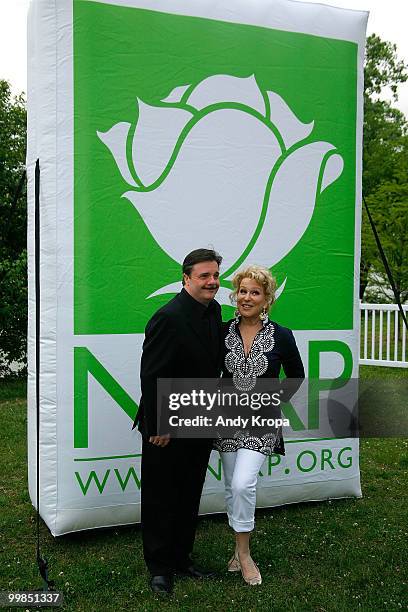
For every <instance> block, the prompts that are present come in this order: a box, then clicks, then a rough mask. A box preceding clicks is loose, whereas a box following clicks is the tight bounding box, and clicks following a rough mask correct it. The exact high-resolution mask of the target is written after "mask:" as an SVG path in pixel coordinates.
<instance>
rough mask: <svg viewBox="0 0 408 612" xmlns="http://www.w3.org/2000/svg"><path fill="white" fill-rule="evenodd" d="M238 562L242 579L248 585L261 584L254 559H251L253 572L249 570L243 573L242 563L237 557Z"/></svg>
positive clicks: (259, 573)
mask: <svg viewBox="0 0 408 612" xmlns="http://www.w3.org/2000/svg"><path fill="white" fill-rule="evenodd" d="M238 563H239V565H240V569H241V574H242V577H243V579H244V580H245V582H246V583H247V584H249V585H250V586H256V585H258V584H262V576H261V572H260V571H259V567H258V566H257V564H256V563H255V561H253V564H254V566H255V572H250V573H248V574H246V575H245V574H244V571H243V569H242V565H241V563H240V561H239V559H238Z"/></svg>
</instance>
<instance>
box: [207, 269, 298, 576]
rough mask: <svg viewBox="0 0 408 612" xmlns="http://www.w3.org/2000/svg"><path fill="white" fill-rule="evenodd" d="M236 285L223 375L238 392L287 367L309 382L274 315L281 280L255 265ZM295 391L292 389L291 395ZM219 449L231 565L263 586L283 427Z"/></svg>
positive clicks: (240, 437)
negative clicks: (272, 469) (260, 492)
mask: <svg viewBox="0 0 408 612" xmlns="http://www.w3.org/2000/svg"><path fill="white" fill-rule="evenodd" d="M232 284H233V293H232V294H231V300H232V301H233V302H234V303H236V307H237V309H236V311H235V315H236V316H235V319H232V320H231V321H228V323H226V324H225V325H224V336H225V338H224V361H223V377H230V378H231V377H232V379H233V384H234V386H235V388H236V389H237V390H241V391H250V390H251V389H253V388H254V387H255V385H256V381H257V378H261V377H262V378H265V377H269V378H274V379H277V378H279V372H280V368H281V366H282V367H283V370H284V372H285V375H286V377H287V378H293V379H302V378H304V376H305V373H304V369H303V364H302V360H301V357H300V354H299V351H298V348H297V346H296V342H295V338H294V336H293V333H292V331H291V330H290V329H287V328H286V327H282V326H281V325H279V324H278V323H275V322H273V321H271V320H270V319H269V317H268V312H269V308H270V307H271V305H272V304H273V302H274V301H275V291H276V281H275V279H274V278H273V276H272V274H271V273H270V271H269V270H268V269H267V268H263V267H261V266H255V265H254V266H249V267H247V268H245V269H243V270H241V271H239V272H237V273H236V274H235V275H234V277H233V279H232ZM299 384H300V382H299V383H298V384H297V387H298V386H299ZM295 386H296V384H295ZM294 392H295V389H294V388H293V387H292V393H291V395H293V393H294ZM284 399H285V401H286V400H288V399H289V397H285V398H284ZM214 447H215V448H216V449H217V450H218V451H219V452H220V455H221V460H222V464H223V470H224V478H225V500H226V506H227V514H228V522H229V525H230V527H231V528H232V529H233V530H234V533H235V553H234V555H233V557H232V558H231V559H230V561H229V563H228V571H230V572H238V571H241V573H242V576H243V578H244V580H245V582H246V583H247V584H249V585H258V584H261V582H262V578H261V574H260V571H259V568H258V567H257V565H256V564H255V563H254V561H253V560H252V558H251V553H250V548H249V539H250V535H251V532H252V531H253V529H254V516H255V505H256V485H257V479H258V472H259V470H260V468H261V466H262V464H263V462H264V460H265V457H266V456H268V455H272V454H273V453H277V454H280V455H284V454H285V450H284V443H283V437H282V427H278V428H277V429H275V430H274V431H268V432H267V433H266V434H264V435H260V436H256V435H251V433H250V432H249V431H241V430H240V431H237V432H235V435H234V437H233V438H221V437H219V438H218V439H216V440H215V442H214Z"/></svg>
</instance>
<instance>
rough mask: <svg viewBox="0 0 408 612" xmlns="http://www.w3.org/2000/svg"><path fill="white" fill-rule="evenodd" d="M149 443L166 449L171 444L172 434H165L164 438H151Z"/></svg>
mask: <svg viewBox="0 0 408 612" xmlns="http://www.w3.org/2000/svg"><path fill="white" fill-rule="evenodd" d="M149 442H151V443H152V444H154V445H155V446H161V448H164V447H165V446H167V445H168V443H169V442H170V434H164V436H150V438H149Z"/></svg>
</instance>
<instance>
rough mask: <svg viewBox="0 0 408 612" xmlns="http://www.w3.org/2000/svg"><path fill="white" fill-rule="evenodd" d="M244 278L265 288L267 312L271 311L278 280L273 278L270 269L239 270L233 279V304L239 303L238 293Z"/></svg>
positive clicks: (252, 267)
mask: <svg viewBox="0 0 408 612" xmlns="http://www.w3.org/2000/svg"><path fill="white" fill-rule="evenodd" d="M244 278H251V279H252V280H254V281H256V282H257V283H258V285H260V286H261V287H262V288H263V290H264V293H265V299H266V302H267V307H266V310H267V311H269V308H270V307H271V306H272V304H273V303H274V301H275V292H276V288H277V284H276V279H275V278H274V277H273V276H272V274H271V272H270V271H269V270H268V268H264V267H262V266H248V267H247V268H244V269H243V270H238V272H236V273H235V274H234V276H233V278H232V286H233V291H232V293H231V295H230V298H231V302H232V303H233V304H236V303H237V295H238V291H239V288H240V286H241V282H242V281H243V280H244Z"/></svg>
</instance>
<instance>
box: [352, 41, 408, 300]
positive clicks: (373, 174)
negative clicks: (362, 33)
mask: <svg viewBox="0 0 408 612" xmlns="http://www.w3.org/2000/svg"><path fill="white" fill-rule="evenodd" d="M407 68H408V66H407V65H406V64H404V62H403V61H401V60H399V59H398V57H397V48H396V45H394V44H392V43H390V42H385V41H382V40H381V39H380V38H379V36H377V35H376V34H371V35H370V36H369V37H368V38H367V44H366V54H365V66H364V140H363V195H364V197H366V198H368V197H370V196H371V195H373V194H374V193H375V192H376V190H377V189H378V188H379V187H380V185H385V184H387V183H390V182H392V181H393V180H394V179H393V176H394V169H395V165H396V163H397V158H398V155H399V153H400V152H401V147H402V140H403V138H404V136H405V135H406V134H407V129H408V125H407V121H406V118H405V116H404V114H403V113H401V111H399V110H397V109H395V108H393V107H392V106H391V104H390V102H388V101H386V100H382V99H381V98H379V96H380V94H381V93H382V92H383V91H384V89H385V88H387V87H388V88H389V89H390V90H391V93H392V97H393V99H394V101H396V100H397V99H398V96H397V91H398V85H399V84H400V83H404V82H405V81H407V79H408V73H407ZM381 202H383V204H382V206H384V205H385V200H384V199H382V200H381ZM371 204H372V207H374V208H375V209H376V208H377V207H379V206H381V204H380V200H379V199H378V198H376V199H374V200H371ZM370 210H371V208H370ZM371 212H373V211H371ZM371 233H372V230H371V227H370V226H369V223H368V219H367V216H366V214H365V213H364V212H363V219H362V248H361V267H360V299H363V294H364V291H365V289H366V287H367V283H368V280H369V275H370V271H371V270H372V268H373V264H374V261H376V262H377V259H376V252H377V247H376V246H375V245H373V242H372V240H371V238H370V236H371ZM381 269H382V267H381Z"/></svg>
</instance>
